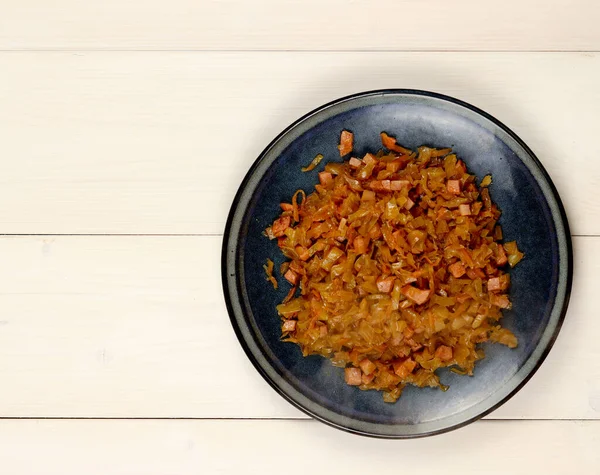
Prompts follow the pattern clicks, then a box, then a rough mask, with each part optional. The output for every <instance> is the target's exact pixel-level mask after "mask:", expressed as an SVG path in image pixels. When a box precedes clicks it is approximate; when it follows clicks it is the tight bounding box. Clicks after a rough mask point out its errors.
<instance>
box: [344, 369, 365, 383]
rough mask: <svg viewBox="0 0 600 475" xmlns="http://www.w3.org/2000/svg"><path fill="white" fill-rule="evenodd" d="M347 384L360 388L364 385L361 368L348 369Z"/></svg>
mask: <svg viewBox="0 0 600 475" xmlns="http://www.w3.org/2000/svg"><path fill="white" fill-rule="evenodd" d="M344 376H345V378H346V384H349V385H350V386H360V385H361V384H362V371H361V370H360V368H346V369H345V371H344Z"/></svg>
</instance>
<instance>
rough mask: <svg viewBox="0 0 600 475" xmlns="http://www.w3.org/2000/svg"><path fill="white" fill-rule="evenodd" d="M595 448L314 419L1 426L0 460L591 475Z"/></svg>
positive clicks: (147, 471)
mask: <svg viewBox="0 0 600 475" xmlns="http://www.w3.org/2000/svg"><path fill="white" fill-rule="evenodd" d="M284 434H285V436H284V437H285V443H281V438H282V436H283V435H284ZM598 444H600V421H481V422H477V423H475V424H472V425H470V426H467V427H464V428H462V429H460V430H458V431H454V432H451V433H448V434H443V435H439V436H435V437H432V438H427V439H414V440H406V441H394V440H376V439H369V438H365V437H359V436H356V435H352V434H347V433H344V432H341V431H337V430H335V429H332V428H329V427H327V426H325V425H323V424H320V423H318V422H316V421H185V420H171V421H166V420H162V421H124V420H120V421H106V420H87V421H84V420H44V421H15V420H3V421H0V457H1V459H2V466H3V468H4V469H5V470H6V471H7V473H10V474H11V475H21V474H22V475H31V474H32V473H44V474H47V475H80V474H82V473H85V474H87V475H105V474H106V473H111V474H115V475H134V474H136V475H137V474H142V473H143V474H144V475H167V474H174V473H177V474H179V475H186V474H197V473H198V470H199V468H200V469H201V470H202V473H220V474H238V473H280V472H281V471H282V470H285V473H286V474H290V475H294V474H305V473H309V472H312V471H314V470H315V467H317V471H318V472H319V473H345V474H348V475H352V474H364V473H377V472H379V473H386V472H389V470H390V467H394V466H398V465H399V464H400V466H401V467H419V471H420V472H422V473H445V474H448V475H458V474H460V475H476V474H479V473H482V470H483V471H484V472H485V473H486V474H490V475H494V474H498V475H500V474H502V475H504V474H505V473H507V471H510V473H511V474H514V475H519V474H523V475H528V474H531V473H544V474H549V475H552V474H564V473H595V470H596V469H597V467H598V464H599V463H600V453H599V452H598ZM399 451H400V452H401V455H399V453H398V452H399ZM300 454H307V455H306V456H301V455H300ZM432 454H435V456H432Z"/></svg>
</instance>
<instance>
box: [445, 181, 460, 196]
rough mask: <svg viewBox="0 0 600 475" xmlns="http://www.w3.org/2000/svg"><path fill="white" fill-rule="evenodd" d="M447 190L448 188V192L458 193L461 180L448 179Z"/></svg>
mask: <svg viewBox="0 0 600 475" xmlns="http://www.w3.org/2000/svg"><path fill="white" fill-rule="evenodd" d="M446 190H448V193H452V194H453V195H458V194H459V193H460V180H448V183H446Z"/></svg>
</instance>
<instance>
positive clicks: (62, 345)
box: [0, 236, 600, 446]
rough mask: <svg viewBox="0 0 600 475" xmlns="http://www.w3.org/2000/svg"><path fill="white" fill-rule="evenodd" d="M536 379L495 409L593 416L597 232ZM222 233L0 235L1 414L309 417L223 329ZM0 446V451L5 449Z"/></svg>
mask: <svg viewBox="0 0 600 475" xmlns="http://www.w3.org/2000/svg"><path fill="white" fill-rule="evenodd" d="M574 245H575V255H576V262H575V264H576V265H575V280H574V291H573V295H572V303H571V306H570V310H569V312H568V315H567V319H566V322H565V325H564V326H563V329H562V331H561V334H560V336H559V338H558V340H557V342H556V345H555V347H554V349H553V350H552V351H551V353H550V355H549V357H548V358H547V360H546V362H545V363H544V364H543V365H542V367H541V368H540V370H539V371H538V373H537V374H536V375H535V376H534V377H533V379H532V380H531V381H530V382H529V383H528V384H527V385H526V386H525V387H524V388H523V389H522V390H521V391H520V392H519V393H518V394H517V395H516V396H515V397H514V398H513V399H511V400H510V401H509V402H508V403H506V404H505V405H504V406H503V407H501V408H500V409H499V410H497V411H495V412H494V413H493V414H492V415H491V417H492V418H512V419H522V418H525V419H527V418H534V419H540V418H541V419H554V418H556V419H561V418H571V419H574V418H587V419H600V348H599V347H598V345H597V344H596V340H597V335H598V334H599V333H600V321H599V320H598V318H597V308H596V303H595V302H596V301H595V297H596V294H597V285H596V284H597V282H596V280H595V279H596V276H597V275H599V274H600V238H576V239H575V241H574ZM220 246H221V239H220V238H219V237H150V236H147V237H139V236H131V237H106V236H104V237H82V236H61V237H4V238H1V239H0V262H2V266H0V289H1V290H0V308H2V309H3V311H2V316H1V317H0V381H2V391H0V416H5V417H6V416H10V417H181V418H184V417H193V418H234V417H241V418H255V417H263V418H281V417H292V418H304V417H306V416H304V415H303V414H302V413H301V412H300V411H298V410H296V409H295V408H293V407H292V406H291V405H290V404H288V403H287V402H285V401H284V400H283V399H282V398H281V397H280V396H278V395H277V394H276V393H275V391H273V390H272V389H271V388H270V387H269V386H268V385H267V383H265V382H264V381H263V380H262V378H261V377H260V376H259V374H258V373H257V372H256V370H255V369H254V368H253V367H252V365H251V363H250V362H249V360H248V359H247V358H246V356H245V354H244V353H243V351H242V349H241V347H240V345H239V343H238V341H237V339H236V337H235V335H234V332H233V330H232V328H231V325H230V322H229V318H228V315H227V311H226V309H225V305H224V302H223V297H222V290H221V282H220V256H219V254H220ZM1 445H2V444H1V442H0V446H1Z"/></svg>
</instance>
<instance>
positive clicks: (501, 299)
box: [490, 294, 511, 308]
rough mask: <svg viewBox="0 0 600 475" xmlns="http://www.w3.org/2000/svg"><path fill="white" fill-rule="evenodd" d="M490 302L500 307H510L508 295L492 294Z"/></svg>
mask: <svg viewBox="0 0 600 475" xmlns="http://www.w3.org/2000/svg"><path fill="white" fill-rule="evenodd" d="M490 303H491V304H492V305H495V306H496V307H500V308H510V307H511V304H510V300H509V299H508V295H495V294H490Z"/></svg>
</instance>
